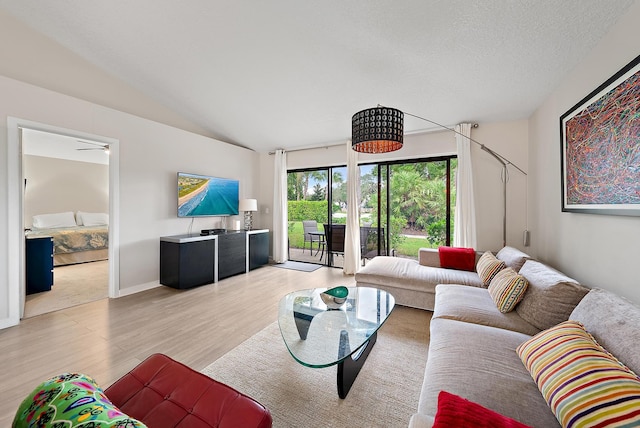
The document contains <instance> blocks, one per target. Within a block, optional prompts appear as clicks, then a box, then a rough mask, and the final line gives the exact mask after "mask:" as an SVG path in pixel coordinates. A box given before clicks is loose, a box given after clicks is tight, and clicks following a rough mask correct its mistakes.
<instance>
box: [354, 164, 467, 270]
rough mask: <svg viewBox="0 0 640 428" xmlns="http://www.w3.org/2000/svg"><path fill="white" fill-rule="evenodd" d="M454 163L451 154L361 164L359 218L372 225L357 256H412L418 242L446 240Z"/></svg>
mask: <svg viewBox="0 0 640 428" xmlns="http://www.w3.org/2000/svg"><path fill="white" fill-rule="evenodd" d="M456 168H457V158H456V157H454V156H448V157H442V158H437V159H419V160H412V161H402V162H386V163H376V164H369V165H361V167H360V171H361V183H362V187H361V190H362V199H361V200H362V210H361V211H362V214H361V224H364V225H369V224H370V225H371V226H372V227H373V230H371V231H370V232H373V236H371V234H367V233H365V235H368V236H366V242H363V243H362V245H363V258H364V259H365V260H366V259H370V258H372V257H374V256H376V255H395V256H397V257H407V258H414V259H417V258H418V250H419V249H420V248H423V247H424V248H437V247H438V246H441V245H450V244H451V242H452V239H453V213H454V211H455V209H454V207H455V182H454V177H455V170H456ZM362 238H363V234H362V233H361V239H362Z"/></svg>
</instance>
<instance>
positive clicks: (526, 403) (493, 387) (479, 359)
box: [418, 287, 558, 428]
mask: <svg viewBox="0 0 640 428" xmlns="http://www.w3.org/2000/svg"><path fill="white" fill-rule="evenodd" d="M466 288H468V287H466ZM482 291H484V292H485V293H486V290H482ZM496 312H497V311H496ZM530 337H531V336H528V335H525V334H522V333H516V332H513V331H509V330H503V329H500V328H493V327H488V326H484V325H479V324H471V323H466V322H460V321H455V320H449V319H444V318H436V319H432V320H431V328H430V343H429V358H428V359H427V365H426V368H425V376H424V383H423V385H422V391H421V393H420V399H419V403H418V412H419V413H422V414H426V415H435V414H436V412H437V401H438V394H439V392H440V391H442V390H444V391H448V392H450V393H452V394H456V395H459V396H461V397H465V398H466V399H467V400H471V401H473V402H476V403H478V404H480V405H481V406H484V407H486V408H488V409H491V410H493V411H495V412H498V413H500V414H502V415H505V416H507V417H510V418H513V419H515V420H518V421H520V422H522V423H524V424H528V425H531V426H534V427H541V428H549V427H554V426H558V421H557V420H556V418H555V416H554V415H553V413H552V412H551V410H550V409H549V406H548V405H547V403H546V401H545V400H544V398H543V397H542V395H541V394H540V391H539V390H538V387H537V386H536V384H535V383H534V382H532V381H531V375H530V374H529V372H528V371H527V369H526V368H525V367H524V365H522V361H520V358H519V357H518V355H517V354H516V352H515V350H516V347H517V346H518V345H520V344H521V343H522V342H524V341H526V340H527V339H529V338H530ZM514 397H517V399H514Z"/></svg>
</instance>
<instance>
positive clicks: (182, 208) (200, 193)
mask: <svg viewBox="0 0 640 428" xmlns="http://www.w3.org/2000/svg"><path fill="white" fill-rule="evenodd" d="M238 187H239V183H238V181H237V180H230V179H225V178H216V177H207V176H202V175H195V174H184V173H179V174H178V217H195V216H213V215H237V214H238Z"/></svg>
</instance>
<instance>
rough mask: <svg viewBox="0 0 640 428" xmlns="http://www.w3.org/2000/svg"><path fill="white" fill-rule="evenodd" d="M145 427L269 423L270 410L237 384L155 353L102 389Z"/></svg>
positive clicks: (259, 426) (264, 426)
mask: <svg viewBox="0 0 640 428" xmlns="http://www.w3.org/2000/svg"><path fill="white" fill-rule="evenodd" d="M104 393H105V395H106V396H107V397H108V398H109V400H111V402H112V403H113V404H114V405H116V406H117V407H118V408H119V409H120V410H121V411H122V412H124V413H126V414H127V415H129V416H130V417H132V418H135V419H138V420H139V421H141V422H143V423H145V424H146V425H147V426H148V427H149V428H164V427H180V428H201V427H202V428H208V427H218V428H231V427H257V428H268V427H271V413H269V410H267V409H266V408H265V407H264V406H263V405H262V404H260V403H258V402H257V401H255V400H254V399H252V398H250V397H247V396H246V395H244V394H241V393H240V392H238V391H236V390H235V389H233V388H231V387H229V386H227V385H225V384H223V383H220V382H217V381H215V380H213V379H211V378H210V377H208V376H205V375H203V374H202V373H198V372H197V371H195V370H192V369H190V368H189V367H187V366H185V365H184V364H182V363H179V362H177V361H175V360H173V359H171V358H169V357H167V356H166V355H163V354H153V355H151V356H150V357H149V358H147V359H146V360H144V361H143V362H142V363H140V364H139V365H138V366H136V367H135V368H134V369H133V370H131V371H130V372H129V373H127V374H126V375H124V376H123V377H121V378H120V379H118V380H117V381H116V382H115V383H114V384H113V385H111V386H110V387H109V388H107V389H106V390H105V391H104Z"/></svg>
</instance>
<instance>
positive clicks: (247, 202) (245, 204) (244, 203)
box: [238, 199, 258, 212]
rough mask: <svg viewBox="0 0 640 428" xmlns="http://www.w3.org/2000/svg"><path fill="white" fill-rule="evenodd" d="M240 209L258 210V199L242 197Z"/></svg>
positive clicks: (245, 210)
mask: <svg viewBox="0 0 640 428" xmlns="http://www.w3.org/2000/svg"><path fill="white" fill-rule="evenodd" d="M238 211H244V212H247V211H258V201H257V200H255V199H240V204H239V205H238Z"/></svg>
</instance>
